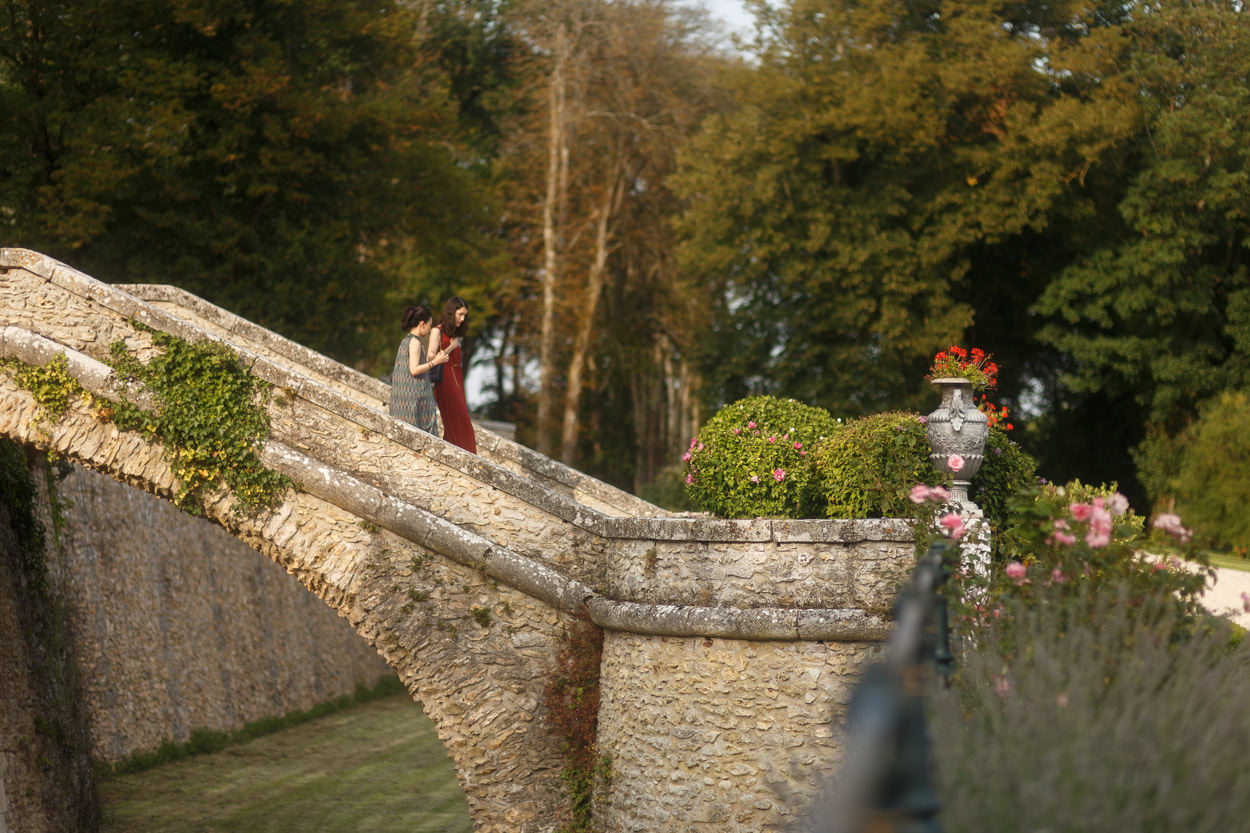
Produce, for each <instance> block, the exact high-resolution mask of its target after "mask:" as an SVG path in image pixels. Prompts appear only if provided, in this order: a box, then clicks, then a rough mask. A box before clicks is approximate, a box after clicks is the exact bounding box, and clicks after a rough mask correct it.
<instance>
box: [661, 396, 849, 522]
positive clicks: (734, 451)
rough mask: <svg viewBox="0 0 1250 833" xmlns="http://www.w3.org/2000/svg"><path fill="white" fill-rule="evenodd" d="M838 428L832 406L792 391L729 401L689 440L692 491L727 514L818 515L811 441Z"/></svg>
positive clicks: (700, 504) (703, 505)
mask: <svg viewBox="0 0 1250 833" xmlns="http://www.w3.org/2000/svg"><path fill="white" fill-rule="evenodd" d="M839 431H840V429H839V424H838V421H837V420H835V419H834V418H833V417H832V416H830V415H829V412H828V411H825V410H824V409H822V408H815V407H812V406H809V405H804V404H802V403H800V402H796V401H795V400H793V399H776V398H774V397H771V396H755V397H751V398H748V399H741V400H739V401H737V402H734V403H732V404H729V405H726V406H725V407H724V408H722V409H721V410H720V411H719V412H717V414H716V415H715V416H713V417H712V418H711V419H709V420H708V421H707V423H706V424H704V426H703V427H702V428H701V429H699V435H698V436H697V437H695V438H694V439H693V440H691V441H690V449H689V450H688V451H687V452H686V455H685V457H684V458H683V459H684V460H685V462H686V494H687V495H689V497H690V502H691V503H693V504H694V505H695V506H696V507H697V508H699V509H701V510H703V511H705V512H711V513H713V514H715V515H718V516H720V517H723V518H754V517H784V518H815V517H820V515H821V497H820V488H819V483H818V475H817V473H816V468H815V466H814V465H813V464H812V460H813V457H814V455H813V453H812V449H813V448H814V447H815V446H817V445H819V444H820V443H821V442H822V441H824V440H826V439H827V438H829V437H833V436H836V435H837V434H838V433H839Z"/></svg>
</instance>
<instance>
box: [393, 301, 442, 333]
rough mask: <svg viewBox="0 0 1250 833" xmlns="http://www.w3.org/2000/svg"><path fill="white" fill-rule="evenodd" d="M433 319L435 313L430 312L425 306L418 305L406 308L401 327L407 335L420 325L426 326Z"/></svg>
mask: <svg viewBox="0 0 1250 833" xmlns="http://www.w3.org/2000/svg"><path fill="white" fill-rule="evenodd" d="M433 317H434V313H432V312H430V308H429V307H427V306H426V305H425V304H418V305H417V306H415V307H404V318H403V321H402V322H401V323H400V325H399V326H400V328H402V329H403V331H404V332H405V333H406V332H408V331H409V330H411V329H412V328H413V327H415V326H417V325H418V324H424V323H425V322H426V321H429V320H430V319H431V318H433Z"/></svg>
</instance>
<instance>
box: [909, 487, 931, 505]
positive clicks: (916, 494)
mask: <svg viewBox="0 0 1250 833" xmlns="http://www.w3.org/2000/svg"><path fill="white" fill-rule="evenodd" d="M907 499H908V500H910V501H911V502H912V503H916V504H920V503H924V502H925V501H926V500H928V499H929V487H928V486H926V485H924V484H923V483H917V484H916V485H915V486H912V487H911V491H910V492H908V493H907Z"/></svg>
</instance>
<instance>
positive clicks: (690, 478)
mask: <svg viewBox="0 0 1250 833" xmlns="http://www.w3.org/2000/svg"><path fill="white" fill-rule="evenodd" d="M693 482H694V475H693V474H687V475H686V485H687V486H689V485H690V484H691V483H693Z"/></svg>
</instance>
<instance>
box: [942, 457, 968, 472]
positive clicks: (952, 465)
mask: <svg viewBox="0 0 1250 833" xmlns="http://www.w3.org/2000/svg"><path fill="white" fill-rule="evenodd" d="M946 467H947V468H948V469H950V470H951V471H959V470H960V469H962V468H963V467H964V458H963V457H960V456H959V455H958V454H952V455H951V456H949V457H947V458H946Z"/></svg>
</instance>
